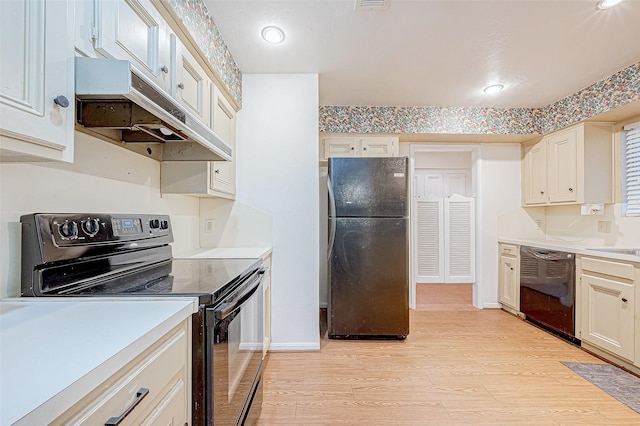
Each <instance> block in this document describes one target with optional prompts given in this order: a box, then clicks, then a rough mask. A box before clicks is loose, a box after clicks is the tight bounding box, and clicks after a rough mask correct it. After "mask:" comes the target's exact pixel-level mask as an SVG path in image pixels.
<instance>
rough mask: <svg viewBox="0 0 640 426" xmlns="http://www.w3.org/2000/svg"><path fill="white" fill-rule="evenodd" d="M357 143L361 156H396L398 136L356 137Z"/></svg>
mask: <svg viewBox="0 0 640 426" xmlns="http://www.w3.org/2000/svg"><path fill="white" fill-rule="evenodd" d="M358 145H359V146H360V149H361V153H362V154H361V155H362V156H363V157H397V156H398V150H399V147H398V138H397V137H393V136H389V137H367V138H358Z"/></svg>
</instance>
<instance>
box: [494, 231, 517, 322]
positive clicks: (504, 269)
mask: <svg viewBox="0 0 640 426" xmlns="http://www.w3.org/2000/svg"><path fill="white" fill-rule="evenodd" d="M498 252H499V253H500V266H499V268H498V274H499V276H498V291H499V294H498V301H499V302H500V303H501V304H502V305H503V307H507V308H511V309H507V310H514V311H516V312H517V311H519V310H520V253H519V247H518V246H515V245H512V244H502V243H501V244H499V248H498Z"/></svg>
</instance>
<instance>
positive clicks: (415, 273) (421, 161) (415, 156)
mask: <svg viewBox="0 0 640 426" xmlns="http://www.w3.org/2000/svg"><path fill="white" fill-rule="evenodd" d="M478 158H479V147H477V146H466V145H457V146H451V145H448V146H445V145H436V144H412V145H411V146H410V167H411V183H412V185H411V209H412V210H411V217H412V220H411V240H412V241H411V244H410V249H411V251H412V253H411V276H412V281H411V282H412V288H411V299H412V300H411V302H412V307H413V308H414V309H417V310H442V309H447V310H451V309H454V310H459V309H462V310H465V309H469V308H472V309H475V308H474V306H476V307H480V306H481V303H480V300H479V299H480V296H479V295H480V294H481V293H480V292H479V288H478V285H479V283H478V282H477V280H476V269H477V267H476V266H477V263H478V259H477V257H479V255H480V254H479V253H478V256H476V240H477V238H476V222H477V217H476V197H477V194H478V190H477V188H478V176H479V173H478V165H479V162H478V161H477V160H478Z"/></svg>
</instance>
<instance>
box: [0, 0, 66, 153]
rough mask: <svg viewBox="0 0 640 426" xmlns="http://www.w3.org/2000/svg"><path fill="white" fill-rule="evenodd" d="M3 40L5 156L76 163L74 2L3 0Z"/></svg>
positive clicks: (0, 77)
mask: <svg viewBox="0 0 640 426" xmlns="http://www.w3.org/2000/svg"><path fill="white" fill-rule="evenodd" d="M25 29H28V31H27V30H25ZM0 43H1V51H0V56H1V57H2V59H1V60H0V116H1V120H0V159H1V160H2V161H39V160H62V161H67V162H71V161H73V133H74V130H73V129H74V125H75V114H74V110H75V108H74V47H73V46H74V5H73V2H70V1H60V0H56V1H54V0H40V1H0Z"/></svg>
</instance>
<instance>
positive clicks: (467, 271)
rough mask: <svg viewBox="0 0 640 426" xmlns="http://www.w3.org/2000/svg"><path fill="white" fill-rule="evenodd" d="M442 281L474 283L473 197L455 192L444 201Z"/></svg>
mask: <svg viewBox="0 0 640 426" xmlns="http://www.w3.org/2000/svg"><path fill="white" fill-rule="evenodd" d="M444 234H445V244H444V245H445V272H444V275H445V276H444V282H447V283H472V282H475V279H476V273H475V263H476V260H475V199H474V198H467V197H462V196H457V195H454V196H452V197H449V198H447V199H445V202H444Z"/></svg>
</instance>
